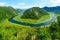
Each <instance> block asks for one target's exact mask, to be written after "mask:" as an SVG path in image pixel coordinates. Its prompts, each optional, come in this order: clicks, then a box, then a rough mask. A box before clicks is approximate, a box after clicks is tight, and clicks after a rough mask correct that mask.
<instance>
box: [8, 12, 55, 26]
mask: <svg viewBox="0 0 60 40" xmlns="http://www.w3.org/2000/svg"><path fill="white" fill-rule="evenodd" d="M13 18H14V17H12V18H10V19H9V20H8V21H9V22H12V23H15V24H20V25H25V26H31V27H39V26H46V25H50V24H51V23H52V22H53V21H55V20H56V17H55V15H54V13H51V14H50V20H48V21H45V22H43V23H38V24H30V23H26V22H19V21H16V20H14V19H13Z"/></svg>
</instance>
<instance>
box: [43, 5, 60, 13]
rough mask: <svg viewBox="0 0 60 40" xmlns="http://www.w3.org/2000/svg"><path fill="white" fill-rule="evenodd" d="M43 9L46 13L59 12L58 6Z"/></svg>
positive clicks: (59, 7)
mask: <svg viewBox="0 0 60 40" xmlns="http://www.w3.org/2000/svg"><path fill="white" fill-rule="evenodd" d="M43 9H45V10H46V11H48V12H59V11H60V6H56V7H44V8H43Z"/></svg>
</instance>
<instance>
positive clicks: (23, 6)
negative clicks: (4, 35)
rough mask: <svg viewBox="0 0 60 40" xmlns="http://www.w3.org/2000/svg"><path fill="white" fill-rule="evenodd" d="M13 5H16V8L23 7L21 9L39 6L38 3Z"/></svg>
mask: <svg viewBox="0 0 60 40" xmlns="http://www.w3.org/2000/svg"><path fill="white" fill-rule="evenodd" d="M12 7H14V8H21V9H27V8H31V7H38V5H35V4H34V5H29V6H28V5H14V6H13V5H12Z"/></svg>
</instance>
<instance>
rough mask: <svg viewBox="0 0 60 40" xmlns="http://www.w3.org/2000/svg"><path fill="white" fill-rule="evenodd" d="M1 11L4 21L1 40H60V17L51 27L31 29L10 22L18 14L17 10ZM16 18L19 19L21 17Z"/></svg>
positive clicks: (3, 9)
mask: <svg viewBox="0 0 60 40" xmlns="http://www.w3.org/2000/svg"><path fill="white" fill-rule="evenodd" d="M5 8H6V9H5ZM0 9H1V10H0V21H2V22H1V23H0V40H60V16H57V21H56V22H52V23H51V25H49V26H40V27H30V26H24V25H20V24H15V23H11V22H9V21H8V19H9V18H11V17H13V16H15V15H16V14H17V12H18V11H14V10H15V9H14V10H13V9H10V7H2V8H0ZM8 9H9V10H10V11H9V10H8ZM12 10H13V11H12ZM12 12H13V13H12ZM14 12H15V13H14ZM6 15H8V16H6ZM47 16H48V15H47ZM47 16H46V17H47ZM15 18H16V19H18V18H19V17H18V16H17V17H15ZM15 18H14V19H15ZM42 18H43V16H42ZM42 18H41V20H42ZM44 18H45V17H44ZM3 19H4V20H3ZM19 20H20V19H19ZM21 20H22V19H21ZM24 20H25V19H24ZM27 20H28V19H27ZM32 20H34V19H32ZM35 20H36V19H35ZM35 20H34V21H35ZM25 21H26V20H25ZM39 22H40V20H39Z"/></svg>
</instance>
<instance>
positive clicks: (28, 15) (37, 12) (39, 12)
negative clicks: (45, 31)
mask: <svg viewBox="0 0 60 40" xmlns="http://www.w3.org/2000/svg"><path fill="white" fill-rule="evenodd" d="M43 15H48V13H47V11H45V10H44V9H42V8H39V7H33V8H30V9H27V10H26V11H25V12H24V13H23V15H22V16H21V18H25V19H40V17H41V16H43Z"/></svg>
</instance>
